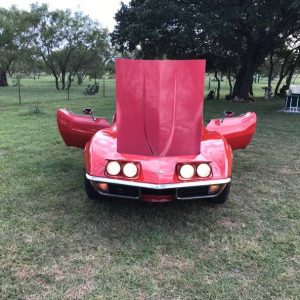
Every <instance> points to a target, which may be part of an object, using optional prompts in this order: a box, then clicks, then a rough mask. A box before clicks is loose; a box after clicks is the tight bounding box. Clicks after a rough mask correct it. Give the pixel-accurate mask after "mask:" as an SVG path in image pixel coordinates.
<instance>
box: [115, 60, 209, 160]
mask: <svg viewBox="0 0 300 300" xmlns="http://www.w3.org/2000/svg"><path fill="white" fill-rule="evenodd" d="M116 73H117V75H116V79H117V83H116V84H117V94H116V97H117V138H118V139H117V151H118V152H119V153H127V154H139V155H147V156H175V155H197V154H199V153H200V139H201V125H202V112H203V93H204V78H205V61H204V60H181V61H178V60H177V61H176V60H173V61H168V60H163V61H160V60H128V59H119V60H117V62H116Z"/></svg>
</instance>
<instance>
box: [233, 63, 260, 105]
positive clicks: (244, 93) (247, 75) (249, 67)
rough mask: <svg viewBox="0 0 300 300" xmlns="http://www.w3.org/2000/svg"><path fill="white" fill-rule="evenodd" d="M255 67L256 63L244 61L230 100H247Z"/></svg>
mask: <svg viewBox="0 0 300 300" xmlns="http://www.w3.org/2000/svg"><path fill="white" fill-rule="evenodd" d="M256 65H257V64H256V62H253V61H251V60H248V61H245V62H244V63H243V64H242V66H241V68H240V70H239V72H238V75H237V78H236V81H235V84H234V87H233V93H232V98H234V97H238V98H240V99H248V98H249V92H250V90H251V86H252V83H253V76H254V74H255V71H256V69H257V67H256Z"/></svg>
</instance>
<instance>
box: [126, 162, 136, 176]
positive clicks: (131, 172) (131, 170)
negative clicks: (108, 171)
mask: <svg viewBox="0 0 300 300" xmlns="http://www.w3.org/2000/svg"><path fill="white" fill-rule="evenodd" d="M123 173H124V175H125V176H126V177H129V178H131V177H134V176H136V174H137V173H138V168H137V166H136V165H135V164H134V163H126V164H125V165H124V167H123Z"/></svg>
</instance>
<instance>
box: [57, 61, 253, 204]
mask: <svg viewBox="0 0 300 300" xmlns="http://www.w3.org/2000/svg"><path fill="white" fill-rule="evenodd" d="M204 78H205V61H203V60H184V61H167V60H164V61H159V60H154V61H150V60H123V59H120V60H117V62H116V104H117V105H116V106H117V108H116V115H115V117H114V120H113V122H112V124H110V123H109V122H108V121H107V120H106V119H105V118H98V117H94V116H93V115H92V110H91V109H84V113H85V114H86V115H85V116H82V115H76V114H74V113H72V112H70V111H68V110H66V109H59V110H58V111H57V122H58V128H59V131H60V134H61V136H62V138H63V140H64V142H65V143H66V145H68V146H74V147H79V148H84V162H85V171H86V174H85V177H84V185H85V189H86V192H87V195H88V196H89V197H90V198H99V197H116V198H127V199H140V200H144V201H152V202H164V201H171V200H190V199H208V200H209V201H211V202H214V203H224V202H225V201H226V200H227V198H228V195H229V191H230V183H231V172H232V150H236V149H243V148H245V147H246V146H247V145H248V144H249V143H250V141H251V138H252V136H253V134H254V132H255V127H256V115H255V113H253V112H248V113H246V114H243V115H241V116H239V117H233V113H232V112H224V115H223V117H222V118H221V119H216V120H212V121H210V122H209V123H208V124H207V125H206V126H204V124H203V116H202V112H203V94H204Z"/></svg>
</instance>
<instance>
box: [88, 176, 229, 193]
mask: <svg viewBox="0 0 300 300" xmlns="http://www.w3.org/2000/svg"><path fill="white" fill-rule="evenodd" d="M86 178H87V179H88V180H91V181H97V182H105V183H113V184H122V185H129V186H136V187H143V188H149V189H155V190H162V189H174V188H183V187H192V186H205V185H213V184H225V183H228V182H230V181H231V178H230V177H229V178H226V179H217V180H206V181H192V182H182V183H166V184H155V183H144V182H137V181H127V180H121V179H113V178H106V177H96V176H90V175H89V174H86Z"/></svg>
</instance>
